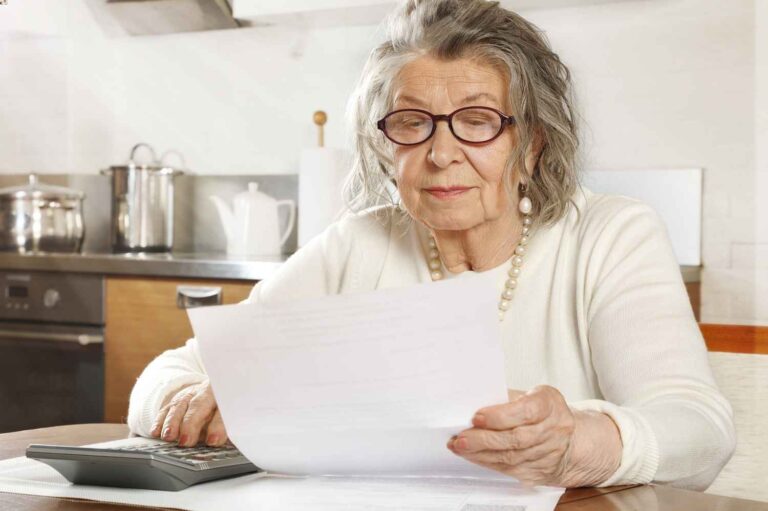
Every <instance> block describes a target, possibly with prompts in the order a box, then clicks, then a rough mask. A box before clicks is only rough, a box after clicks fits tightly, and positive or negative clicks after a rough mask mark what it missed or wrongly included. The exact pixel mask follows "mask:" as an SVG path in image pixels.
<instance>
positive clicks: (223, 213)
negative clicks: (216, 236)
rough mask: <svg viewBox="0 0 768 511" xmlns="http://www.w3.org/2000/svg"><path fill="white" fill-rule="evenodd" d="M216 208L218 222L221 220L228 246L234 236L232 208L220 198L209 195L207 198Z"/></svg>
mask: <svg viewBox="0 0 768 511" xmlns="http://www.w3.org/2000/svg"><path fill="white" fill-rule="evenodd" d="M208 198H209V199H211V202H213V204H214V206H216V210H217V211H218V212H219V220H221V226H222V228H223V229H224V235H225V236H226V237H227V245H230V244H231V243H232V242H233V240H234V235H235V214H234V213H233V212H232V208H230V207H229V205H228V204H227V203H226V202H224V200H223V199H222V198H221V197H217V196H215V195H211V196H210V197H208Z"/></svg>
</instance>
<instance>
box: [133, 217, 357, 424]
mask: <svg viewBox="0 0 768 511" xmlns="http://www.w3.org/2000/svg"><path fill="white" fill-rule="evenodd" d="M366 222H368V223H370V220H369V219H366V218H350V219H347V220H341V221H339V222H338V223H336V224H333V225H331V226H330V227H329V228H328V229H326V230H325V231H324V232H323V233H322V234H320V235H319V236H317V237H315V238H314V239H313V240H312V241H310V242H309V243H308V244H307V245H306V246H305V247H303V248H302V249H301V250H299V251H297V252H296V253H295V254H293V256H291V257H290V258H289V259H288V260H287V261H286V262H285V263H284V264H283V265H282V266H281V267H280V269H279V270H278V271H277V272H276V273H275V274H273V275H271V276H270V277H269V278H267V279H265V280H263V281H261V282H259V283H258V284H256V285H255V286H254V287H253V289H252V290H251V293H250V295H249V296H248V298H247V299H246V300H245V302H247V303H269V302H272V301H288V300H293V299H306V298H316V297H320V296H324V295H328V294H335V293H338V292H340V288H341V287H342V286H343V285H345V284H346V283H347V281H349V280H350V279H355V278H356V277H355V275H356V274H357V272H356V271H354V267H355V265H350V264H348V262H349V258H350V254H351V253H352V251H353V250H352V248H353V245H352V243H351V240H352V239H354V238H355V235H356V234H358V231H359V230H360V229H361V228H362V227H365V224H366ZM357 259H359V257H358V258H357ZM206 379H207V375H206V373H205V368H204V367H203V363H202V360H201V358H200V354H199V351H198V348H197V341H196V340H195V339H194V338H192V339H189V340H188V341H187V342H186V344H185V345H184V346H182V347H180V348H177V349H173V350H168V351H166V352H164V353H162V354H160V355H158V356H157V357H156V358H155V359H154V360H153V361H152V362H151V363H150V364H149V365H148V366H147V367H146V368H145V369H144V371H143V372H142V373H141V375H140V376H139V378H138V380H137V381H136V383H135V385H134V387H133V390H132V391H131V397H130V401H129V405H128V427H129V428H130V430H131V432H133V433H135V434H137V435H141V436H149V432H150V431H151V429H152V423H153V422H154V420H155V418H156V417H157V414H158V413H159V411H160V407H161V405H162V403H163V401H164V400H165V398H166V397H167V396H168V395H169V394H172V393H175V392H177V391H178V390H179V389H180V388H182V387H184V386H187V385H190V384H196V383H200V382H203V381H205V380H206Z"/></svg>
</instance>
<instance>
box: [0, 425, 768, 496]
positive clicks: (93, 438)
mask: <svg viewBox="0 0 768 511" xmlns="http://www.w3.org/2000/svg"><path fill="white" fill-rule="evenodd" d="M127 435H128V428H127V427H126V426H125V424H82V425H76V426H58V427H54V428H43V429H32V430H28V431H19V432H16V433H5V434H0V459H6V458H14V457H16V456H23V455H24V450H25V449H26V447H27V445H29V444H31V443H45V444H61V445H83V444H90V443H96V442H106V441H108V440H117V439H119V438H125V437H126V436H127ZM0 509H26V510H32V511H42V510H46V511H50V510H56V511H74V510H86V511H98V510H109V511H117V510H125V511H135V509H136V507H135V506H128V505H119V504H104V503H100V502H93V501H88V500H78V499H62V498H49V497H36V496H32V495H17V494H13V493H0ZM556 509H557V510H558V511H576V510H588V511H630V510H632V511H634V510H638V511H685V510H691V511H694V510H695V511H736V510H738V511H768V503H761V502H755V501H752V500H742V499H734V498H729V497H718V496H715V495H708V494H705V493H698V492H691V491H685V490H678V489H675V488H667V487H665V486H654V485H650V486H615V487H612V488H584V489H575V490H568V491H566V492H565V494H564V495H563V496H562V498H561V499H560V503H559V504H558V505H557V508H556Z"/></svg>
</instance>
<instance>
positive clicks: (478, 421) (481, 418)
mask: <svg viewBox="0 0 768 511" xmlns="http://www.w3.org/2000/svg"><path fill="white" fill-rule="evenodd" d="M472 424H474V425H475V426H480V427H483V426H485V415H483V414H482V413H476V414H475V416H474V417H472Z"/></svg>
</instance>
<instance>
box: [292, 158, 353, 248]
mask: <svg viewBox="0 0 768 511" xmlns="http://www.w3.org/2000/svg"><path fill="white" fill-rule="evenodd" d="M348 162H349V157H348V154H347V152H346V151H344V150H342V149H336V148H331V147H313V148H308V149H304V150H302V152H301V163H300V167H299V247H303V246H304V245H306V244H307V243H308V242H309V240H311V239H312V238H314V237H315V236H317V235H318V234H320V233H321V232H322V231H323V230H324V229H325V228H326V227H328V226H329V225H330V224H331V223H333V222H334V221H335V220H336V219H337V216H338V214H339V213H340V212H341V211H342V210H343V208H344V200H343V198H342V195H341V193H342V187H343V185H344V179H345V178H346V175H347V172H348V170H349V167H348Z"/></svg>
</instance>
